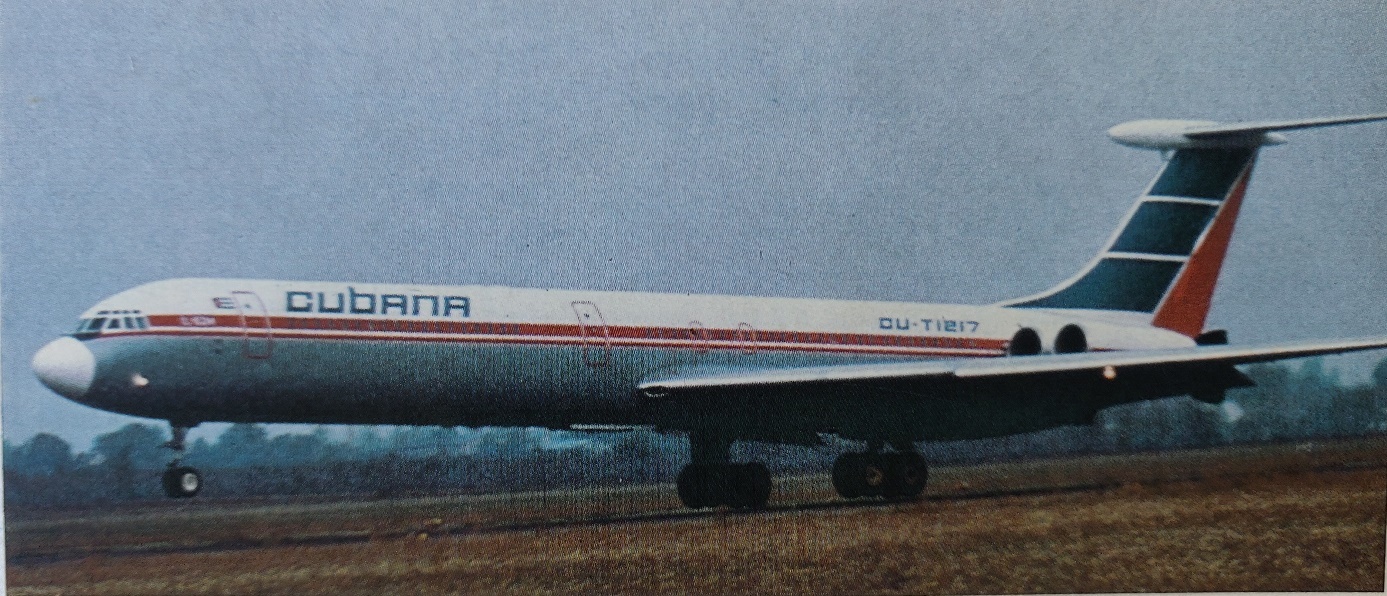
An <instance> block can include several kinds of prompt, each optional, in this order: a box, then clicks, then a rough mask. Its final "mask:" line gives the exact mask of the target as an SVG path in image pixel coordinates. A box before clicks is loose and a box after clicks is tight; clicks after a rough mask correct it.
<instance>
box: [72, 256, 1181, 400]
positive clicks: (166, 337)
mask: <svg viewBox="0 0 1387 596" xmlns="http://www.w3.org/2000/svg"><path fill="white" fill-rule="evenodd" d="M1081 316H1082V314H1081V313H1080V314H1075V313H1065V312H1056V311H1044V310H1039V309H1019V308H1006V307H996V306H981V307H980V306H958V305H942V304H921V303H903V302H864V301H844V300H811V299H795V298H755V297H740V296H709V295H690V294H654V293H637V292H590V291H572V290H543V289H520V288H507V287H497V286H423V285H396V284H364V283H328V282H294V281H259V280H223V279H180V280H168V281H161V282H156V283H151V284H146V285H143V286H139V287H137V288H134V289H131V290H128V291H125V292H122V293H120V294H117V295H115V296H112V297H110V298H107V299H105V300H102V301H101V302H100V303H98V304H97V305H96V306H94V307H92V308H91V309H90V310H88V311H87V312H86V313H84V314H83V316H82V326H81V327H80V328H79V329H78V332H77V333H75V334H74V337H76V338H78V339H80V344H81V345H80V346H78V347H74V348H72V349H73V350H77V349H79V348H81V349H85V350H88V351H89V352H90V358H91V360H92V370H91V374H90V378H82V375H80V374H79V375H77V376H76V378H74V379H72V380H71V382H70V383H69V385H70V386H71V387H70V388H69V389H67V390H64V391H61V392H62V393H64V394H65V395H67V397H69V398H72V399H74V400H77V401H80V402H82V403H86V404H89V405H92V406H94V407H98V408H102V409H106V410H111V411H116V412H122V413H127V414H133V415H138V416H146V417H151V418H162V419H168V420H171V421H173V422H175V423H179V424H195V423H198V422H211V421H258V422H318V423H356V424H437V425H513V426H528V425H541V426H551V427H566V426H570V425H577V424H658V421H653V420H649V419H648V412H646V411H645V410H643V409H642V408H640V407H639V405H640V404H639V403H638V402H639V398H638V396H637V395H636V394H635V387H636V385H637V384H638V383H640V382H641V381H642V380H643V379H647V378H650V377H651V376H652V375H659V374H669V373H672V372H677V371H679V370H681V369H688V368H690V367H726V368H742V367H745V368H759V367H790V366H807V365H822V364H837V363H846V362H864V361H892V360H902V359H937V358H955V357H989V356H1005V355H1006V354H1007V346H1008V342H1009V341H1010V340H1011V339H1012V337H1013V335H1014V334H1016V333H1017V331H1018V330H1019V329H1022V328H1030V329H1033V330H1035V331H1036V332H1037V333H1038V335H1039V336H1040V338H1041V340H1042V342H1043V346H1044V347H1043V349H1044V350H1046V351H1048V350H1050V349H1052V347H1053V342H1054V338H1055V336H1056V334H1057V333H1058V331H1059V330H1060V329H1061V328H1062V327H1064V326H1066V325H1071V324H1077V325H1078V326H1080V327H1081V328H1082V329H1083V332H1084V334H1085V336H1086V338H1087V343H1088V349H1090V350H1125V349H1143V348H1175V347H1187V346H1191V345H1193V341H1192V340H1191V339H1189V338H1187V337H1185V336H1183V335H1180V334H1177V333H1173V332H1170V331H1167V330H1164V329H1158V328H1153V327H1150V326H1146V325H1142V324H1140V323H1139V322H1138V323H1136V324H1132V323H1124V322H1120V321H1118V322H1115V321H1112V320H1102V319H1101V318H1099V317H1083V318H1079V317H1081ZM98 319H100V320H101V322H100V323H95V321H97V320H98ZM113 321H114V322H113ZM96 327H100V328H99V329H97V328H96ZM69 341H74V343H75V340H69Z"/></svg>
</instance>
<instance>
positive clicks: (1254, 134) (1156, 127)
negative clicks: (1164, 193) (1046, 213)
mask: <svg viewBox="0 0 1387 596" xmlns="http://www.w3.org/2000/svg"><path fill="white" fill-rule="evenodd" d="M1378 120H1387V114H1361V115H1357V116H1331V117H1328V118H1306V119H1302V120H1279V121H1274V122H1239V123H1232V124H1223V123H1219V122H1210V121H1207V120H1133V121H1131V122H1123V123H1122V124H1119V125H1117V126H1114V127H1112V128H1110V129H1108V136H1110V137H1112V140H1114V141H1117V142H1118V143H1121V144H1123V145H1127V146H1129V147H1137V148H1141V149H1159V150H1162V151H1166V150H1171V149H1233V148H1239V147H1246V148H1255V147H1261V146H1262V145H1280V144H1281V143H1285V142H1286V137H1283V136H1281V135H1279V134H1276V132H1277V131H1281V130H1298V129H1302V128H1318V127H1321V126H1339V125H1343V124H1357V123H1361V122H1375V121H1378Z"/></svg>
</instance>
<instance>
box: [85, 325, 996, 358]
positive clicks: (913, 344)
mask: <svg viewBox="0 0 1387 596" xmlns="http://www.w3.org/2000/svg"><path fill="white" fill-rule="evenodd" d="M149 320H150V324H151V329H148V330H142V331H125V332H120V334H121V335H174V336H189V335H194V336H197V335H207V336H222V337H242V336H245V335H247V334H249V336H250V337H252V338H254V337H257V336H264V335H270V336H273V338H274V339H281V338H284V339H288V338H295V339H335V340H389V341H424V342H460V343H516V344H543V345H584V344H586V345H589V346H593V345H597V346H601V345H606V344H610V345H611V346H612V347H664V348H683V349H692V350H712V349H719V350H742V351H761V350H774V351H808V352H848V353H862V352H870V353H880V354H901V355H948V356H974V355H995V354H998V353H1000V352H1003V351H1005V349H1006V345H1007V341H1006V340H1004V339H992V338H969V337H944V336H917V335H886V334H861V333H828V332H801V331H762V330H752V329H707V328H697V327H637V326H617V325H613V326H607V327H601V326H592V327H588V328H584V327H583V326H581V325H578V324H540V323H498V322H461V321H435V320H427V321H420V320H400V319H364V318H346V317H332V318H329V317H302V318H301V317H263V316H259V315H254V316H249V317H247V321H246V324H247V327H243V326H242V323H241V317H240V315H216V316H213V315H150V317H149ZM111 335H114V333H112V334H111Z"/></svg>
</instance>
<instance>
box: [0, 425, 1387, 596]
mask: <svg viewBox="0 0 1387 596" xmlns="http://www.w3.org/2000/svg"><path fill="white" fill-rule="evenodd" d="M1384 510H1387V442H1385V441H1384V440H1383V439H1382V438H1380V437H1377V438H1364V439H1354V440H1341V441H1327V442H1314V443H1295V444H1283V445H1273V446H1262V447H1238V448H1227V449H1217V450H1199V451H1181V452H1172V453H1161V454H1137V455H1127V456H1102V457H1082V458H1067V459H1056V460H1044V461H1028V462H1015V463H1006V464H992V465H984V466H969V467H957V468H939V469H936V470H934V471H933V477H932V480H931V487H930V489H929V491H928V492H927V495H926V498H924V499H922V500H920V501H918V502H910V503H883V502H873V501H861V502H844V501H841V500H838V499H836V498H834V497H832V496H831V494H830V493H829V491H828V489H827V480H826V478H824V477H822V476H808V477H795V478H783V479H779V483H778V487H777V491H776V494H775V496H774V498H773V501H772V505H771V506H770V507H769V508H767V509H766V510H764V511H757V512H732V511H726V510H716V511H703V512H689V511H685V510H682V509H680V508H679V507H678V504H677V499H675V498H674V496H673V489H672V487H671V486H669V485H653V486H638V487H624V488H618V489H613V490H598V491H583V492H565V493H549V494H539V493H526V494H520V495H498V496H481V497H477V496H443V497H427V498H415V499H393V500H376V501H360V500H341V499H339V500H316V501H302V500H299V501H289V500H284V499H264V500H258V501H237V502H218V501H196V500H195V501H192V502H151V503H140V504H134V505H128V506H122V507H117V508H107V509H85V510H70V511H29V512H15V515H11V516H10V519H9V521H8V525H9V529H8V531H9V535H8V536H7V557H8V562H9V576H8V577H9V584H10V585H9V587H10V589H11V590H13V591H15V593H20V594H22V593H42V592H44V591H45V590H49V589H52V588H55V587H57V588H60V589H61V591H63V592H66V593H128V592H132V591H133V592H170V591H172V592H188V591H192V592H200V591H202V592H213V593H216V592H242V591H248V592H283V591H292V592H303V591H309V592H313V591H318V592H324V593H326V592H337V591H339V590H342V589H345V590H347V591H357V592H377V591H380V590H385V591H392V590H399V591H406V592H415V591H424V592H430V591H439V592H447V591H452V590H455V589H463V590H468V591H473V590H502V591H512V590H513V591H522V592H531V591H548V590H556V591H563V592H569V591H583V590H588V589H596V590H599V591H608V592H611V591H615V592H647V591H661V592H664V591H670V590H673V591H683V590H688V591H721V592H725V591H729V590H730V591H772V592H775V591H791V592H803V591H813V592H822V591H828V592H835V591H836V592H858V591H864V590H865V591H870V592H919V591H926V592H994V593H995V592H1018V591H1019V592H1031V591H1054V590H1058V591H1091V590H1100V591H1129V590H1170V589H1180V590H1195V591H1199V590H1247V589H1259V590H1261V589H1315V590H1362V589H1368V590H1381V589H1382V587H1383V585H1382V582H1383V552H1384V545H1383V526H1384ZM1211 537H1216V540H1215V539H1213V538H1211ZM1066 553H1068V554H1066ZM1076 553H1086V554H1084V555H1082V556H1077V555H1076ZM1194 553H1202V556H1200V557H1197V558H1194V559H1191V557H1192V556H1193V554H1194ZM1076 556H1077V558H1075V557H1076ZM810 560H813V561H817V562H815V563H814V564H812V565H810V564H807V563H808V562H809V561H810ZM347 561H351V562H353V563H352V564H351V565H346V564H345V562H347ZM1007 561H1010V562H1009V563H1008V562H1007ZM1047 561H1048V562H1047ZM1174 561H1184V562H1185V563H1184V564H1182V565H1181V566H1180V573H1178V574H1167V573H1166V571H1160V570H1163V569H1164V570H1167V571H1169V569H1168V565H1170V564H1172V562H1174ZM1102 562H1106V563H1102ZM1119 563H1120V564H1119ZM344 565H345V566H344ZM631 565H635V566H636V568H638V569H644V571H643V572H637V571H636V570H634V569H631V568H630V566H631ZM704 566H706V568H705V567H704ZM1100 566H1101V568H1099V567H1100ZM1118 568H1120V569H1121V570H1123V571H1121V572H1120V573H1116V572H1115V571H1114V569H1118ZM694 569H704V571H701V572H694V571H692V570H694ZM884 569H894V570H895V571H893V572H890V573H886V572H885V571H883V570H884ZM151 570H153V571H151ZM623 570H625V571H623ZM709 570H715V571H716V570H720V571H716V572H713V571H709ZM727 570H737V571H736V572H735V573H729V572H728V571H727ZM873 570H876V571H873ZM1253 571H1256V573H1253ZM642 573H645V574H648V577H647V575H642ZM883 573H884V575H883ZM344 577H352V578H354V579H352V580H351V581H350V582H346V583H339V582H338V580H340V579H342V578H344ZM314 578H316V579H314ZM334 578H335V579H334ZM661 578H663V579H661ZM680 578H682V579H680ZM893 578H894V579H893ZM310 579H312V580H313V581H309V580H310ZM679 582H682V583H679ZM689 582H692V583H689ZM1153 582H1154V583H1153ZM1162 582H1165V583H1162ZM680 586H685V587H682V588H681V587H680ZM406 588H408V589H406Z"/></svg>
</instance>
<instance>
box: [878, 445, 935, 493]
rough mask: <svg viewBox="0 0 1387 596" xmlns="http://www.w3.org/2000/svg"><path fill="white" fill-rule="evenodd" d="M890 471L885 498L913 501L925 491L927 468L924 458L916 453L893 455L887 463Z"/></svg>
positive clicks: (927, 476)
mask: <svg viewBox="0 0 1387 596" xmlns="http://www.w3.org/2000/svg"><path fill="white" fill-rule="evenodd" d="M888 463H889V464H890V465H889V468H888V469H889V471H890V480H891V481H890V484H889V487H888V488H889V490H888V491H887V493H886V496H887V498H897V499H908V500H914V499H918V498H920V493H923V492H924V491H925V482H926V481H928V480H929V467H928V466H926V465H925V458H924V456H922V455H920V454H918V453H895V454H892V455H891V458H890V461H889V462H888Z"/></svg>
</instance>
